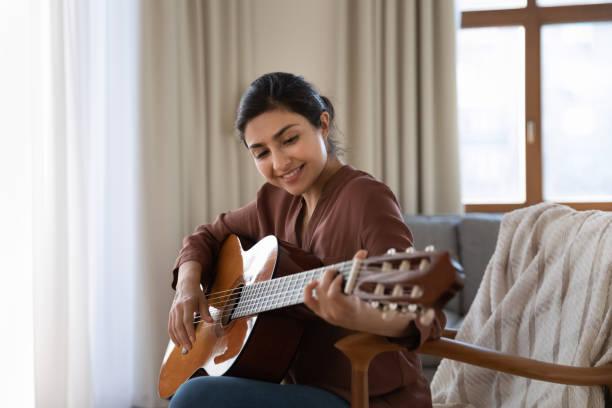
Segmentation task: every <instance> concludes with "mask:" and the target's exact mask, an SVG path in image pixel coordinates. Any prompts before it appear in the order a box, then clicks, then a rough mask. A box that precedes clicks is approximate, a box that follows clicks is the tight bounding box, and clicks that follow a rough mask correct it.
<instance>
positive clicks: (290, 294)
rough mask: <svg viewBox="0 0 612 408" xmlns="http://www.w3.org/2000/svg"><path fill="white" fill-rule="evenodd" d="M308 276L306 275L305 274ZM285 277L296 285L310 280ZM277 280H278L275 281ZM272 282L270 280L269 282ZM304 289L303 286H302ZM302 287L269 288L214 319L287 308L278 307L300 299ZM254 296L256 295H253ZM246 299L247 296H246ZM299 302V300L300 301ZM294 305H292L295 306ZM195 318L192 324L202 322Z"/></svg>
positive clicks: (344, 271)
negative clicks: (261, 294)
mask: <svg viewBox="0 0 612 408" xmlns="http://www.w3.org/2000/svg"><path fill="white" fill-rule="evenodd" d="M339 271H340V273H346V272H350V270H348V269H339ZM315 272H316V273H321V271H314V270H313V271H311V273H310V274H311V275H313V276H311V278H314V277H315V276H314V275H315ZM306 275H308V274H306ZM287 277H293V279H292V280H293V281H294V282H291V283H296V282H297V281H299V280H302V282H301V284H302V285H303V284H304V283H305V282H306V279H310V278H306V276H305V275H303V276H301V274H295V275H288V276H287ZM277 280H278V279H277ZM271 281H272V280H271ZM271 281H265V282H271ZM304 287H305V286H304ZM304 287H301V286H300V287H294V288H291V289H290V290H285V291H284V292H283V291H278V289H279V288H270V291H272V292H271V293H269V294H267V295H266V296H259V297H255V298H253V299H248V300H247V301H246V302H245V303H239V305H238V306H237V307H236V308H234V309H232V310H228V311H227V312H226V311H223V312H222V313H221V314H220V315H219V316H216V318H218V319H221V320H223V319H224V318H226V317H228V316H231V315H232V314H235V313H236V312H238V313H243V312H248V311H249V307H251V306H260V307H262V308H263V309H264V310H262V311H267V309H266V307H267V306H272V309H275V308H280V307H285V306H289V305H290V304H288V305H285V306H280V305H281V304H283V303H284V302H286V301H287V300H290V301H293V300H294V299H295V300H298V299H300V295H302V294H303V290H304ZM245 288H251V286H247V287H245ZM255 295H256V293H255ZM278 295H282V296H280V297H279V296H278ZM247 297H248V295H247ZM270 300H274V301H275V302H272V303H271V302H270ZM300 300H301V299H300ZM266 302H268V304H267V305H266V304H265V303H266ZM296 303H302V302H301V301H300V302H296ZM296 303H294V304H296ZM251 314H255V311H251V312H249V313H247V314H245V315H244V316H248V315H251ZM239 317H243V316H239ZM196 319H197V317H196V318H195V319H194V323H197V322H200V321H204V320H202V319H200V320H196Z"/></svg>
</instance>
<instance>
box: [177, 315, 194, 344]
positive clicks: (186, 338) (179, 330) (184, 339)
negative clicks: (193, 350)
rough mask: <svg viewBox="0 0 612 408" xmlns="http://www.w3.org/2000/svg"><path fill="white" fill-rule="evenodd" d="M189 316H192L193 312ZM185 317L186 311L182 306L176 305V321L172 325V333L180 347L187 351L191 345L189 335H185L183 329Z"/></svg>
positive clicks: (185, 330)
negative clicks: (174, 334)
mask: <svg viewBox="0 0 612 408" xmlns="http://www.w3.org/2000/svg"><path fill="white" fill-rule="evenodd" d="M191 315H192V316H193V312H191ZM185 316H186V310H185V308H184V306H181V304H178V305H177V306H176V316H175V318H176V320H175V323H174V331H175V333H176V337H178V340H179V342H180V343H181V345H182V346H183V347H185V348H186V349H187V350H189V348H190V347H191V343H190V342H189V335H188V334H187V328H186V327H185ZM192 324H193V323H192Z"/></svg>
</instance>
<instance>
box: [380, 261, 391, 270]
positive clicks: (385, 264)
mask: <svg viewBox="0 0 612 408" xmlns="http://www.w3.org/2000/svg"><path fill="white" fill-rule="evenodd" d="M381 269H382V270H383V271H390V270H391V269H393V264H392V263H391V262H383V263H382V268H381Z"/></svg>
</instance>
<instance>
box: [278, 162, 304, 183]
mask: <svg viewBox="0 0 612 408" xmlns="http://www.w3.org/2000/svg"><path fill="white" fill-rule="evenodd" d="M302 168H304V165H303V164H302V165H301V166H300V167H298V168H296V169H294V170H292V171H290V172H289V173H285V174H283V175H282V176H281V178H282V179H283V181H284V182H285V183H294V182H296V181H297V179H298V178H299V177H300V173H301V172H302Z"/></svg>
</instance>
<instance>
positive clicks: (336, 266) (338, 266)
mask: <svg viewBox="0 0 612 408" xmlns="http://www.w3.org/2000/svg"><path fill="white" fill-rule="evenodd" d="M352 263H353V261H345V262H341V263H338V264H334V265H329V266H325V267H321V268H316V269H311V270H309V271H304V272H300V273H296V274H293V275H287V276H282V277H280V278H272V279H269V280H266V281H260V282H255V283H252V284H251V285H250V286H253V285H259V284H264V283H266V282H271V281H273V280H275V279H284V278H287V277H289V276H296V275H301V274H306V273H310V272H314V271H320V270H329V269H344V268H346V267H347V266H351V267H352ZM347 264H350V265H347ZM226 292H230V293H229V294H228V295H223V296H216V295H219V294H221V293H226ZM234 292H235V289H227V290H222V291H218V292H212V293H210V294H209V297H208V299H210V300H213V299H217V298H221V297H225V296H231V295H232V294H233V293H234Z"/></svg>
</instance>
